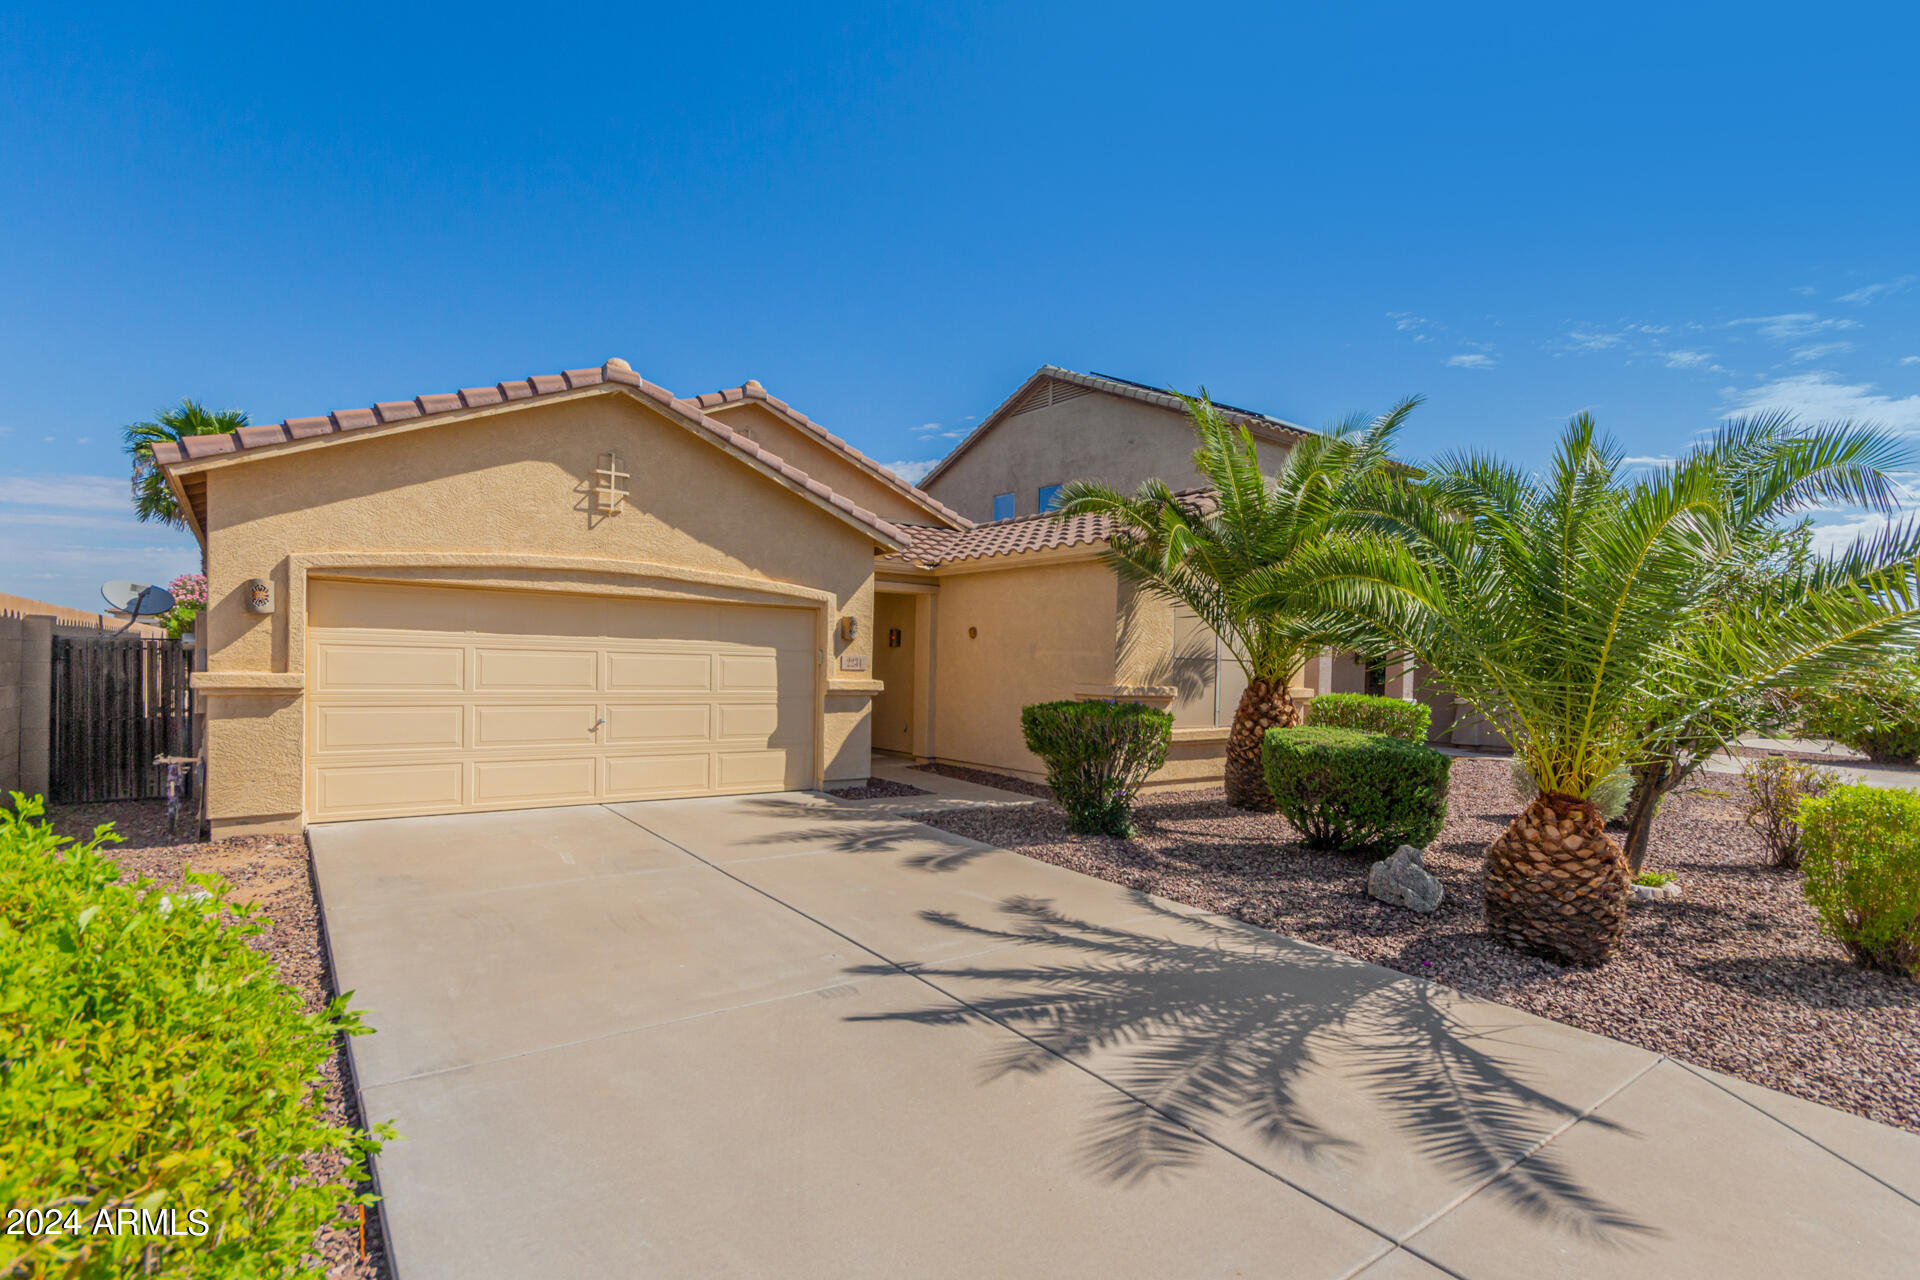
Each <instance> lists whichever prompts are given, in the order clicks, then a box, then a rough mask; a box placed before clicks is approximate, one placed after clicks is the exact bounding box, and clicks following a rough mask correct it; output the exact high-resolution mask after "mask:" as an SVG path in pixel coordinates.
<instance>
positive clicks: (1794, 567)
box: [1625, 413, 1915, 871]
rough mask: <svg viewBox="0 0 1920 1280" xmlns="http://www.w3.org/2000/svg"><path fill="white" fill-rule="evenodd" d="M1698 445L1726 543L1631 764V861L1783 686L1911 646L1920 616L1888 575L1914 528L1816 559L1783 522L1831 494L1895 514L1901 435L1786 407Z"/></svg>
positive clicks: (1771, 716) (1830, 500) (1832, 674)
mask: <svg viewBox="0 0 1920 1280" xmlns="http://www.w3.org/2000/svg"><path fill="white" fill-rule="evenodd" d="M1695 452H1696V453H1699V454H1704V455H1711V456H1712V457H1713V458H1714V460H1715V466H1716V469H1717V470H1718V471H1719V473H1720V475H1721V476H1722V479H1723V484H1724V485H1725V488H1726V493H1725V495H1724V498H1723V502H1724V504H1725V510H1726V512H1727V532H1728V538H1729V542H1730V548H1729V551H1728V554H1727V555H1726V556H1725V558H1724V559H1723V560H1722V562H1721V563H1720V564H1717V565H1713V566H1707V567H1704V568H1703V573H1705V574H1706V575H1708V576H1707V578H1706V579H1705V585H1704V588H1703V590H1702V593H1701V594H1702V597H1703V599H1704V601H1705V607H1704V608H1702V609H1701V610H1700V612H1699V614H1698V615H1697V617H1695V618H1692V619H1689V622H1690V624H1691V625H1690V626H1689V627H1688V628H1687V629H1686V630H1685V632H1684V633H1682V634H1680V635H1679V636H1677V638H1676V642H1675V655H1674V656H1675V659H1676V660H1675V661H1674V663H1673V675H1672V676H1671V678H1670V679H1669V680H1668V681H1666V682H1665V685H1664V687H1665V689H1666V697H1665V699H1664V704H1663V705H1661V706H1658V707H1656V709H1655V711H1654V713H1653V718H1652V720H1651V721H1650V727H1649V729H1648V732H1647V734H1646V736H1645V738H1644V739H1643V740H1642V742H1641V750H1640V758H1639V759H1638V760H1636V761H1635V762H1634V764H1633V774H1634V791H1633V800H1632V803H1631V805H1630V806H1629V807H1628V810H1627V815H1626V818H1627V836H1626V848H1625V852H1626V857H1627V866H1628V869H1629V870H1632V871H1638V870H1640V868H1641V866H1642V865H1643V864H1644V863H1645V861H1646V857H1647V852H1648V848H1649V846H1650V843H1651V838H1652V833H1653V819H1654V816H1655V815H1656V813H1657V812H1658V810H1659V806H1660V801H1661V800H1662V799H1663V798H1664V797H1665V796H1666V795H1667V793H1669V792H1670V791H1672V790H1673V789H1674V788H1675V787H1677V786H1679V785H1680V784H1681V783H1682V782H1684V781H1686V780H1687V779H1688V778H1689V777H1691V776H1692V775H1693V774H1694V773H1695V772H1696V771H1697V770H1699V768H1700V767H1701V766H1702V765H1704V764H1705V763H1706V762H1707V761H1708V760H1709V759H1710V758H1711V757H1712V756H1713V755H1714V754H1715V753H1716V752H1718V751H1720V750H1723V749H1724V748H1726V747H1728V746H1730V745H1731V744H1732V743H1734V742H1735V741H1737V740H1738V739H1739V737H1740V736H1741V735H1742V734H1744V733H1750V732H1752V731H1753V730H1754V729H1755V728H1756V727H1758V726H1759V725H1761V724H1763V723H1766V722H1767V721H1770V720H1777V719H1778V717H1779V708H1780V707H1781V706H1782V705H1783V704H1784V702H1785V701H1786V695H1787V694H1789V693H1790V692H1792V691H1794V690H1796V689H1799V690H1804V689H1811V688H1819V687H1821V686H1823V685H1828V684H1832V683H1833V682H1835V681H1837V680H1842V679H1846V678H1848V677H1849V676H1851V675H1854V674H1857V672H1858V671H1859V670H1860V669H1862V668H1863V667H1864V666H1865V665H1867V664H1868V663H1870V662H1871V661H1874V660H1877V659H1880V658H1884V657H1885V656H1886V655H1887V653H1888V652H1889V651H1899V650H1902V649H1905V648H1907V647H1908V646H1909V645H1910V644H1911V642H1912V640H1913V633H1914V627H1915V618H1914V615H1913V613H1912V611H1911V607H1910V603H1908V602H1904V601H1903V600H1902V598H1901V593H1900V591H1899V590H1898V588H1899V587H1900V586H1901V584H1900V583H1899V582H1898V581H1895V582H1892V583H1889V581H1888V577H1887V575H1888V574H1889V572H1890V571H1891V570H1893V569H1894V568H1895V567H1896V566H1897V565H1898V564H1899V562H1900V561H1901V560H1903V559H1911V558H1912V556H1913V551H1912V543H1911V542H1910V541H1908V540H1907V539H1908V535H1905V534H1902V533H1901V532H1900V531H1897V530H1890V531H1888V532H1887V533H1886V534H1883V535H1882V536H1880V537H1877V538H1872V539H1868V540H1865V541H1862V542H1858V543H1856V544H1855V545H1854V546H1853V547H1850V548H1849V549H1848V550H1846V551H1845V552H1843V553H1841V554H1840V555H1838V556H1836V557H1832V558H1827V559H1820V558H1816V557H1814V556H1813V555H1812V554H1811V552H1810V549H1809V542H1808V538H1807V530H1806V529H1805V527H1804V526H1803V527H1801V528H1800V529H1797V530H1789V529H1786V528H1783V523H1784V522H1785V521H1788V520H1790V519H1792V518H1793V517H1794V516H1796V515H1798V514H1800V513H1802V512H1804V511H1806V510H1807V509H1808V508H1810V507H1814V506H1819V505H1825V504H1845V505H1852V506H1861V507H1866V508H1868V509H1869V510H1872V511H1875V512H1877V513H1879V514H1881V515H1890V514H1891V513H1892V512H1893V511H1894V510H1895V509H1896V508H1897V506H1898V503H1897V501H1896V489H1895V486H1894V484H1893V482H1892V480H1891V479H1890V478H1889V476H1888V475H1887V472H1888V471H1890V470H1892V469H1894V468H1897V467H1899V466H1900V465H1902V462H1903V459H1904V449H1903V448H1902V446H1901V445H1900V444H1899V443H1898V442H1897V441H1896V440H1895V439H1894V438H1892V437H1891V436H1889V435H1887V434H1886V433H1884V432H1878V431H1872V430H1863V429H1861V428H1858V427H1854V426H1852V425H1850V424H1846V423H1835V424H1824V425H1820V426H1815V427H1811V428H1805V429H1802V428H1800V427H1799V426H1797V425H1796V423H1795V421H1794V419H1793V417H1792V415H1790V414H1784V413H1769V414H1760V415H1756V416H1753V417H1748V418H1741V419H1737V420H1735V421H1733V422H1730V423H1728V424H1727V425H1726V426H1725V427H1723V428H1722V429H1721V430H1719V431H1718V432H1716V433H1714V434H1713V435H1712V436H1711V437H1709V438H1708V439H1707V440H1706V441H1703V442H1702V443H1701V445H1700V446H1699V447H1698V448H1697V449H1696V450H1695ZM1889 587H1891V588H1893V589H1894V590H1893V593H1892V594H1887V593H1886V591H1887V589H1888V588H1889ZM1863 595H1864V596H1866V597H1868V598H1866V599H1864V600H1863V599H1862V598H1861V597H1862V596H1863ZM1835 610H1837V612H1835ZM1810 614H1811V615H1812V616H1811V619H1810V617H1809V615H1810ZM1855 626H1858V627H1859V628H1861V630H1860V632H1859V634H1857V635H1856V634H1853V633H1852V630H1851V628H1853V627H1855Z"/></svg>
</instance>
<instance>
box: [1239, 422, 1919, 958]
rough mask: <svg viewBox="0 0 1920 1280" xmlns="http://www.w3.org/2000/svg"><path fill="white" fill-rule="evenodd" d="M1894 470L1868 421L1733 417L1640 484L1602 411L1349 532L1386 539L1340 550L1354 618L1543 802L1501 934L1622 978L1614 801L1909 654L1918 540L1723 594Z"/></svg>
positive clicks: (1501, 903)
mask: <svg viewBox="0 0 1920 1280" xmlns="http://www.w3.org/2000/svg"><path fill="white" fill-rule="evenodd" d="M1763 428H1764V429H1763ZM1896 454H1897V450H1896V448H1895V446H1894V444H1893V442H1892V441H1891V440H1890V438H1889V437H1887V436H1885V435H1884V434H1883V433H1878V432H1872V431H1865V430H1862V429H1860V428H1856V427H1851V426H1846V425H1841V426H1835V427H1828V428H1820V429H1818V430H1815V431H1810V432H1800V431H1795V430H1793V429H1792V427H1791V423H1790V422H1775V423H1773V424H1771V425H1766V424H1762V426H1755V425H1754V424H1750V423H1735V424H1733V425H1731V426H1729V427H1728V428H1726V429H1725V430H1723V431H1722V432H1720V433H1719V434H1718V435H1716V436H1715V437H1714V438H1712V439H1710V440H1709V441H1707V442H1705V443H1703V444H1702V445H1700V446H1698V447H1696V448H1695V449H1693V450H1692V451H1690V452H1689V453H1688V454H1687V455H1686V456H1685V457H1683V458H1681V459H1680V460H1678V461H1676V462H1674V463H1672V464H1670V465H1668V466H1665V467H1662V468H1660V469H1659V470H1657V471H1654V472H1652V473H1649V474H1641V475H1633V474H1631V473H1629V472H1628V471H1627V469H1626V468H1625V467H1624V465H1623V460H1622V457H1621V453H1620V450H1619V449H1618V448H1617V447H1615V446H1614V445H1612V444H1611V443H1609V442H1607V441H1605V440H1602V439H1599V438H1597V436H1596V432H1595V428H1594V424H1593V421H1592V419H1591V418H1589V417H1587V416H1586V415H1584V414H1583V415H1581V416H1580V417H1578V418H1576V419H1574V421H1573V422H1572V423H1571V424H1570V425H1569V426H1568V428H1567V431H1566V432H1565V434H1564V435H1563V436H1562V438H1561V441H1560V444H1559V447H1558V449H1557V451H1556V453H1555V456H1554V459H1553V464H1552V466H1551V468H1550V470H1549V471H1548V473H1547V474H1545V475H1543V476H1528V475H1523V474H1522V473H1520V472H1519V471H1517V470H1515V469H1513V468H1512V467H1509V466H1507V465H1505V464H1502V463H1500V462H1498V461H1495V460H1493V459H1491V458H1488V457H1486V456H1483V455H1473V454H1464V455H1455V456H1453V457H1450V458H1448V459H1446V460H1444V461H1443V462H1442V463H1440V464H1439V466H1438V467H1437V468H1436V469H1435V472H1434V476H1433V478H1432V480H1431V481H1429V482H1428V483H1427V484H1425V485H1422V486H1420V491H1419V492H1412V491H1410V490H1409V489H1407V488H1406V487H1404V486H1403V487H1400V488H1386V487H1383V488H1380V489H1378V490H1377V492H1376V494H1375V498H1374V501H1373V502H1372V504H1371V510H1370V511H1369V512H1368V513H1367V514H1365V515H1363V516H1361V517H1359V518H1358V519H1357V520H1355V521H1350V522H1349V523H1350V524H1358V525H1360V526H1364V527H1365V528H1366V529H1368V530H1369V531H1370V536H1364V537H1357V538H1349V539H1345V540H1342V541H1340V542H1338V543H1336V544H1333V545H1330V546H1329V548H1328V549H1327V552H1326V553H1325V554H1323V555H1322V556H1320V557H1319V559H1320V561H1321V564H1320V565H1319V570H1320V573H1321V576H1322V579H1323V581H1324V582H1325V583H1326V587H1325V588H1324V589H1325V590H1326V591H1328V592H1329V593H1331V594H1332V595H1333V596H1334V597H1335V598H1336V599H1338V601H1339V602H1340V605H1341V607H1343V608H1345V609H1347V610H1350V611H1351V612H1352V613H1353V614H1354V615H1355V616H1357V617H1359V618H1362V619H1364V620H1365V622H1366V624H1367V625H1368V626H1369V627H1371V628H1373V629H1374V630H1376V631H1377V632H1378V633H1379V634H1380V635H1381V636H1382V638H1383V639H1384V640H1386V641H1387V642H1389V643H1391V644H1392V645H1394V646H1396V647H1397V648H1398V649H1400V650H1401V651H1403V652H1404V653H1407V654H1410V655H1412V656H1414V657H1416V658H1418V659H1419V660H1420V661H1422V662H1425V663H1427V664H1428V665H1429V666H1431V667H1432V669H1433V670H1434V673H1435V676H1436V678H1437V679H1439V680H1441V681H1443V682H1445V683H1447V684H1449V685H1451V686H1452V687H1453V690H1454V692H1455V693H1456V694H1457V695H1458V696H1460V697H1461V698H1464V699H1465V700H1466V701H1467V702H1468V703H1470V704H1471V705H1472V706H1473V707H1474V708H1475V709H1476V710H1478V711H1479V712H1480V713H1481V714H1482V715H1484V716H1486V717H1487V718H1488V719H1489V720H1491V721H1492V722H1493V723H1494V724H1495V725H1497V726H1498V727H1499V728H1500V729H1501V730H1502V731H1503V732H1504V733H1505V734H1506V736H1507V738H1508V739H1509V740H1510V741H1511V742H1512V743H1513V746H1514V750H1515V752H1516V753H1517V754H1518V755H1519V756H1520V757H1521V759H1522V760H1523V761H1524V762H1525V764H1526V766H1527V768H1528V769H1529V770H1530V771H1531V772H1532V774H1533V777H1534V778H1535V780H1536V781H1537V782H1538V783H1539V785H1540V790H1541V794H1540V796H1539V797H1538V798H1537V799H1535V800H1533V801H1532V802H1530V803H1529V804H1528V805H1527V806H1526V808H1525V809H1524V810H1523V811H1522V812H1521V813H1520V814H1519V815H1518V816H1516V817H1515V818H1514V819H1513V821H1512V823H1511V824H1509V826H1508V827H1507V829H1506V831H1505V832H1504V833H1502V834H1501V836H1500V837H1499V838H1498V839H1496V840H1495V841H1494V842H1493V844H1492V845H1490V846H1489V847H1488V850H1487V874H1486V914H1487V925H1488V928H1489V929H1490V930H1491V931H1492V932H1493V934H1494V935H1495V936H1496V937H1499V938H1501V939H1503V940H1505V941H1507V942H1509V943H1511V944H1513V945H1515V946H1518V947H1521V948H1524V949H1527V950H1533V951H1539V952H1542V953H1545V954H1547V955H1549V956H1552V957H1554V958H1556V959H1559V960H1561V961H1563V962H1572V963H1580V964H1600V963H1604V962H1605V961H1606V959H1607V958H1608V956H1609V955H1610V954H1611V953H1612V951H1613V948H1614V946H1615V945H1616V943H1617V942H1618V940H1619V937H1620V934H1621V932H1622V930H1623V929H1624V927H1625V923H1626V910H1627V906H1626V904H1627V884H1628V868H1627V861H1626V858H1625V857H1624V856H1623V854H1622V852H1621V850H1620V848H1619V847H1618V846H1617V845H1616V844H1615V843H1614V842H1613V841H1612V840H1611V839H1610V838H1609V837H1608V836H1607V834H1606V831H1605V829H1604V824H1603V822H1602V819H1601V816H1600V813H1599V811H1598V810H1597V809H1596V808H1595V806H1594V805H1593V803H1592V802H1591V801H1590V800H1589V799H1588V796H1589V794H1590V793H1591V792H1592V791H1593V790H1594V788H1595V787H1597V786H1598V785H1600V783H1601V782H1602V781H1603V780H1604V779H1606V778H1607V776H1608V775H1609V774H1612V773H1614V772H1615V771H1617V770H1618V769H1620V768H1621V767H1622V766H1627V767H1633V766H1637V765H1645V764H1647V763H1648V762H1650V761H1651V760H1653V759H1654V758H1655V756H1656V755H1657V754H1658V752H1659V751H1660V750H1661V749H1662V748H1661V745H1660V744H1661V742H1662V740H1663V735H1668V734H1673V733H1676V732H1680V731H1683V730H1685V729H1687V727H1688V726H1693V727H1695V728H1697V727H1698V726H1699V725H1700V724H1702V723H1705V722H1709V721H1711V720H1712V719H1713V718H1714V717H1715V716H1719V715H1721V714H1723V713H1724V712H1725V710H1726V709H1727V708H1728V707H1730V706H1732V705H1733V704H1734V703H1736V702H1737V701H1738V700H1739V699H1742V698H1746V697H1749V696H1751V695H1752V694H1753V693H1754V692H1755V691H1757V690H1760V689H1762V688H1764V687H1766V686H1767V685H1768V684H1769V683H1770V682H1780V683H1789V684H1790V683H1796V682H1800V681H1802V680H1804V679H1821V678H1826V677H1828V676H1829V675H1830V674H1831V673H1832V672H1834V671H1836V670H1838V669H1840V668H1842V667H1843V666H1845V665H1846V664H1848V663H1851V662H1854V661H1857V660H1858V659H1859V657H1860V655H1861V654H1862V653H1864V652H1868V651H1871V650H1873V649H1874V648H1876V647H1879V646H1883V645H1885V644H1888V643H1896V644H1909V643H1911V641H1912V636H1913V630H1914V626H1915V620H1916V618H1920V529H1915V528H1913V527H1908V528H1905V529H1901V530H1895V531H1891V532H1889V533H1887V534H1885V535H1882V536H1881V537H1879V538H1877V539H1872V540H1868V541H1865V542H1862V543H1860V544H1857V545H1856V546H1855V547H1854V548H1853V549H1852V550H1850V551H1849V552H1848V553H1846V554H1845V555H1842V556H1840V557H1838V558H1837V559H1835V560H1833V561H1831V562H1826V563H1824V564H1823V565H1821V566H1817V567H1815V568H1813V569H1811V570H1809V571H1808V572H1807V573H1806V574H1804V575H1796V576H1792V577H1790V578H1788V579H1786V580H1784V581H1782V582H1780V583H1779V584H1778V585H1777V586H1774V587H1770V588H1767V589H1765V590H1756V591H1754V592H1752V593H1751V594H1750V595H1749V596H1747V597H1746V598H1745V599H1740V600H1728V599H1724V598H1721V596H1720V595H1719V594H1718V593H1720V592H1722V591H1724V588H1725V586H1726V583H1727V574H1726V567H1727V566H1728V565H1729V564H1730V563H1732V562H1733V561H1735V560H1736V559H1737V558H1738V552H1739V549H1740V546H1741V543H1742V539H1743V538H1745V537H1747V536H1748V535H1749V533H1750V531H1751V530H1752V529H1754V528H1757V527H1759V526H1760V525H1762V524H1764V523H1766V522H1767V521H1769V520H1770V519H1773V518H1777V517H1778V516H1779V515H1780V514H1782V513H1784V512H1786V511H1789V510H1791V509H1793V508H1794V507H1795V506H1796V505H1801V504H1806V503H1810V502H1816V501H1822V500H1831V499H1834V498H1846V499H1850V500H1855V501H1859V500H1868V501H1875V500H1879V499H1881V498H1885V497H1887V496H1888V495H1890V493H1891V486H1890V484H1889V483H1888V481H1887V479H1886V477H1885V475H1884V474H1883V472H1882V471H1881V469H1880V468H1881V467H1882V466H1883V465H1885V464H1886V463H1887V462H1889V461H1890V460H1891V459H1892V458H1893V457H1894V456H1896ZM1243 590H1244V591H1245V592H1246V598H1247V599H1246V602H1247V603H1248V605H1249V606H1251V607H1256V608H1257V607H1261V606H1263V605H1266V604H1268V603H1269V602H1271V603H1274V604H1277V603H1279V601H1280V600H1282V599H1284V598H1285V597H1284V593H1281V592H1271V591H1269V590H1268V589H1267V587H1266V584H1265V583H1264V582H1262V581H1260V580H1258V579H1256V580H1254V581H1251V582H1249V583H1247V584H1246V585H1245V587H1244V588H1243Z"/></svg>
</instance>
